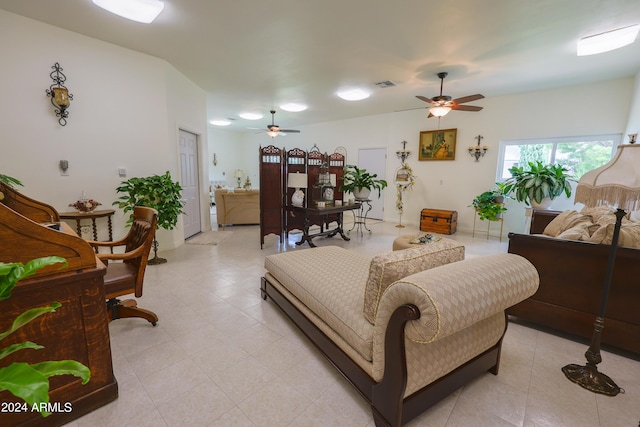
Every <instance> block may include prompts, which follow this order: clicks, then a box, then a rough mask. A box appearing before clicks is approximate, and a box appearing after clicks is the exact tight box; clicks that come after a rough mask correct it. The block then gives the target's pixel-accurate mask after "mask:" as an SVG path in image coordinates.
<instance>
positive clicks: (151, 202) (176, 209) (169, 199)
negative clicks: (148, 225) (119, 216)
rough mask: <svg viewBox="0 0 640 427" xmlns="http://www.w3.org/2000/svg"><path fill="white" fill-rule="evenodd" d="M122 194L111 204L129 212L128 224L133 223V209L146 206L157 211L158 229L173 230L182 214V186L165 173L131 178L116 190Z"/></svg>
mask: <svg viewBox="0 0 640 427" xmlns="http://www.w3.org/2000/svg"><path fill="white" fill-rule="evenodd" d="M116 191H117V192H118V193H123V195H122V196H121V197H119V198H118V200H117V201H115V202H113V204H114V205H118V207H119V208H121V209H123V210H124V212H125V213H127V212H131V215H130V217H129V220H128V223H131V222H132V221H133V208H134V207H135V206H147V207H150V208H153V209H155V210H157V211H158V227H161V228H164V229H165V230H173V229H174V228H175V226H176V224H177V223H178V218H179V217H180V215H181V214H183V213H184V210H183V209H182V207H183V204H182V186H180V184H179V183H177V182H174V181H173V180H172V179H171V174H170V173H169V172H168V171H167V172H166V173H165V174H164V175H153V176H150V177H146V178H131V179H128V180H126V181H123V182H122V183H121V184H120V186H119V187H117V188H116Z"/></svg>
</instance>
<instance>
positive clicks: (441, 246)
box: [363, 239, 464, 324]
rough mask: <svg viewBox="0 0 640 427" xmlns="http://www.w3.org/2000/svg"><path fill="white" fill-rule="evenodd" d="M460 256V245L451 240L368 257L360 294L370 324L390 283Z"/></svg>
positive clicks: (459, 258)
mask: <svg viewBox="0 0 640 427" xmlns="http://www.w3.org/2000/svg"><path fill="white" fill-rule="evenodd" d="M463 259H464V246H462V245H461V244H460V243H458V242H456V241H455V240H452V239H441V240H440V241H438V242H434V243H429V244H425V245H418V246H417V247H415V248H411V249H405V250H401V251H391V252H386V253H383V254H380V255H376V256H375V257H373V259H371V264H370V266H369V277H368V278H367V285H366V288H365V293H364V309H363V311H364V317H365V318H366V319H367V320H368V321H369V322H371V324H373V323H374V322H375V318H376V313H377V312H378V304H379V302H380V296H381V295H382V294H383V292H384V291H385V289H387V287H389V285H390V284H392V283H393V282H395V281H397V280H400V279H402V278H403V277H406V276H409V275H411V274H414V273H418V272H420V271H423V270H428V269H430V268H433V267H438V266H440V265H444V264H449V263H451V262H455V261H461V260H463Z"/></svg>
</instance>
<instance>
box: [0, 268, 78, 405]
mask: <svg viewBox="0 0 640 427" xmlns="http://www.w3.org/2000/svg"><path fill="white" fill-rule="evenodd" d="M66 262H67V261H66V260H65V259H64V258H61V257H55V256H50V257H44V258H37V259H34V260H31V261H29V262H27V263H26V264H22V263H19V262H14V263H3V262H0V301H2V300H5V299H8V298H9V297H11V292H12V291H13V288H14V287H15V286H16V283H17V282H18V281H20V280H22V279H24V278H26V277H29V276H31V275H33V274H35V273H36V272H37V271H38V270H40V269H41V268H43V267H46V266H48V265H52V264H58V263H64V264H63V266H64V265H66ZM60 306H61V304H60V303H58V302H55V303H53V304H51V305H50V306H48V307H37V308H31V309H28V310H27V311H25V312H24V313H22V314H20V315H19V316H18V317H16V318H15V320H14V321H13V323H12V324H11V326H10V327H9V329H7V330H6V331H4V332H2V333H0V341H1V340H3V339H5V338H6V337H8V336H9V335H11V334H12V333H14V332H15V331H16V330H18V329H19V328H21V327H22V326H24V325H26V324H28V323H29V322H31V321H32V320H34V319H36V318H38V317H40V316H42V315H44V314H47V313H53V312H54V311H56V309H57V308H58V307H60ZM41 348H43V347H42V346H41V345H38V344H35V343H33V342H31V341H25V342H21V343H16V344H12V345H9V346H7V347H5V348H0V360H2V359H3V358H5V357H7V356H8V355H10V354H13V353H15V352H17V351H19V350H24V349H32V350H38V349H41ZM67 374H68V375H74V376H76V377H78V378H80V379H81V380H82V384H86V383H87V382H89V379H90V378H91V372H90V371H89V368H87V367H86V366H85V365H83V364H82V363H80V362H76V361H75V360H59V361H48V362H40V363H32V364H29V363H25V362H13V363H11V364H10V365H9V366H5V367H2V368H0V391H5V390H6V391H8V392H9V393H11V394H13V395H14V396H16V397H18V398H20V399H22V400H24V402H25V405H27V406H24V410H25V411H38V412H40V414H41V415H42V416H43V417H46V416H48V415H49V414H50V413H49V412H48V411H47V405H46V404H47V403H48V402H49V377H52V376H55V375H67Z"/></svg>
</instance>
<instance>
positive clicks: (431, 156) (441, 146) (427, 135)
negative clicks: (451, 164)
mask: <svg viewBox="0 0 640 427" xmlns="http://www.w3.org/2000/svg"><path fill="white" fill-rule="evenodd" d="M457 133H458V129H438V130H425V131H422V132H420V147H419V150H418V160H455V158H456V135H457Z"/></svg>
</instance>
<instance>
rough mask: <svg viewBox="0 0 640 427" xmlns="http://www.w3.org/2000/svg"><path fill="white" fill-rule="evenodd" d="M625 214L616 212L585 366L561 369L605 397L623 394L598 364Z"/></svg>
mask: <svg viewBox="0 0 640 427" xmlns="http://www.w3.org/2000/svg"><path fill="white" fill-rule="evenodd" d="M625 215H626V212H625V211H624V210H622V209H619V208H618V210H617V211H616V224H615V227H614V229H613V237H612V240H611V251H610V252H609V260H608V263H607V271H606V274H605V278H604V289H603V290H602V300H601V301H600V310H599V311H598V316H597V317H596V321H595V324H594V328H593V335H592V337H591V345H590V346H589V348H588V349H587V351H586V353H585V354H584V356H585V358H586V359H587V363H586V365H584V366H582V365H576V364H570V365H567V366H564V367H563V368H562V372H564V375H565V376H566V377H567V378H568V379H569V380H570V381H572V382H574V383H576V384H578V385H579V386H580V387H582V388H585V389H587V390H589V391H592V392H594V393H600V394H605V395H607V396H615V395H617V394H618V393H624V389H622V388H620V387H618V385H617V384H616V383H615V382H614V381H613V380H612V379H611V378H610V377H608V376H607V375H605V374H603V373H602V372H599V371H598V366H597V365H598V363H600V362H602V356H601V355H600V339H601V335H602V329H603V328H604V312H605V309H606V307H607V298H608V297H609V290H610V289H611V279H612V278H613V267H614V265H615V261H616V252H617V251H618V238H619V237H620V226H621V225H622V218H623V217H624V216H625Z"/></svg>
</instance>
